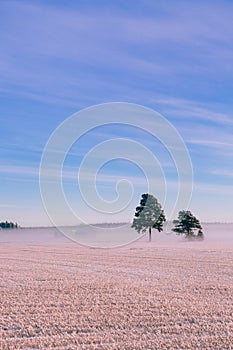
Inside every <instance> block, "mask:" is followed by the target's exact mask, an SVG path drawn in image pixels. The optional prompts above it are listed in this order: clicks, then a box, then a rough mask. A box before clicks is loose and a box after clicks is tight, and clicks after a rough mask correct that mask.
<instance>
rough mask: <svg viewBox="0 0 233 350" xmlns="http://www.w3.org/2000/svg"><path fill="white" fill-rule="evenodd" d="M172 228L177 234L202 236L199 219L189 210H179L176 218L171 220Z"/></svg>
mask: <svg viewBox="0 0 233 350" xmlns="http://www.w3.org/2000/svg"><path fill="white" fill-rule="evenodd" d="M173 224H174V228H173V229H172V230H173V231H174V232H176V233H177V234H184V235H185V236H186V237H199V238H203V231H202V227H201V224H200V222H199V220H198V219H197V218H196V217H195V216H194V215H193V214H192V213H191V211H189V210H181V211H180V212H179V214H178V220H174V221H173Z"/></svg>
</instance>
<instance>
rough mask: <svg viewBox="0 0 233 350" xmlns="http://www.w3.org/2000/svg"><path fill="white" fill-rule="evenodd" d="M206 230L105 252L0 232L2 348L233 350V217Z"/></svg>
mask: <svg viewBox="0 0 233 350" xmlns="http://www.w3.org/2000/svg"><path fill="white" fill-rule="evenodd" d="M20 231H21V233H20ZM33 232H34V233H33ZM204 232H205V234H206V239H205V241H203V242H187V241H184V240H182V239H181V238H179V237H177V236H175V235H172V236H170V235H165V234H163V233H160V234H159V233H157V232H154V233H153V241H152V242H151V243H149V242H147V237H143V238H142V239H140V240H139V241H137V242H135V243H133V244H130V245H127V246H124V247H122V248H117V249H108V250H103V249H102V250H101V249H93V248H85V247H82V246H80V245H78V244H76V243H73V242H71V241H69V240H67V239H65V238H64V237H62V236H60V235H57V234H56V232H55V231H54V230H53V229H44V230H39V229H35V230H18V231H17V230H15V231H14V232H13V231H12V233H10V232H7V233H6V232H5V231H4V232H3V231H1V232H0V247H1V248H0V295H1V303H0V349H4V350H5V349H103V350H104V349H113V350H114V349H127V350H133V349H147V350H149V349H233V316H232V315H233V240H232V238H231V237H232V235H233V225H230V224H229V225H219V224H215V225H204ZM20 234H21V237H20V236H19V235H20Z"/></svg>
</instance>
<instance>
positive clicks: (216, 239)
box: [0, 223, 233, 249]
mask: <svg viewBox="0 0 233 350" xmlns="http://www.w3.org/2000/svg"><path fill="white" fill-rule="evenodd" d="M167 226H168V227H167ZM202 227H203V231H204V240H203V241H200V242H198V241H197V240H194V241H190V240H189V239H187V238H184V237H183V236H182V235H177V234H176V233H174V232H172V231H171V228H172V225H170V224H165V226H164V231H163V232H160V233H159V232H158V231H156V230H152V241H153V244H154V245H156V246H160V245H173V246H177V247H183V248H184V249H185V247H186V246H187V245H193V246H194V247H195V246H200V247H205V248H208V247H209V248H211V249H212V248H214V249H230V248H233V223H205V224H202ZM72 241H74V242H77V243H78V244H79V243H80V244H82V245H84V246H87V247H88V246H91V247H97V248H98V247H99V248H111V247H118V246H122V245H123V246H124V245H126V244H133V242H135V243H137V244H138V245H139V244H141V245H142V244H143V243H146V242H147V241H148V234H147V233H145V234H142V233H141V234H138V233H137V232H136V231H135V230H134V229H132V228H131V225H130V224H127V223H125V224H120V225H118V224H115V225H114V224H113V225H107V224H103V225H97V226H95V225H80V226H74V227H61V228H60V229H59V228H55V227H44V228H20V229H13V230H1V231H0V242H1V243H7V242H11V243H22V244H24V243H30V242H41V243H49V244H52V243H54V244H56V243H62V242H64V243H69V242H72ZM135 243H134V244H135ZM78 248H79V246H77V247H76V249H78Z"/></svg>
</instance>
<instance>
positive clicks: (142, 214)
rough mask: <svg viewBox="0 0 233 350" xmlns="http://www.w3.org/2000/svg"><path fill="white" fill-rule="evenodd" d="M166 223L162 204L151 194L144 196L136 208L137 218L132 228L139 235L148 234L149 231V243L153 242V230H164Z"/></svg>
mask: <svg viewBox="0 0 233 350" xmlns="http://www.w3.org/2000/svg"><path fill="white" fill-rule="evenodd" d="M165 221H166V218H165V215H164V212H163V210H162V207H161V204H160V203H159V202H158V200H157V199H156V198H155V197H154V196H153V195H151V194H149V193H144V194H142V199H141V201H140V205H139V206H138V207H136V212H135V218H134V220H133V224H132V226H131V227H132V228H134V229H135V230H136V231H137V232H138V233H140V232H141V231H142V232H146V230H147V229H149V241H151V229H152V228H155V229H157V230H158V231H159V232H161V231H162V230H163V223H164V222H165Z"/></svg>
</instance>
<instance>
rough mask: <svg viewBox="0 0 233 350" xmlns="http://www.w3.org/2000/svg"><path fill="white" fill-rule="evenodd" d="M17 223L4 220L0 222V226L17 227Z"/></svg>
mask: <svg viewBox="0 0 233 350" xmlns="http://www.w3.org/2000/svg"><path fill="white" fill-rule="evenodd" d="M18 227H19V226H18V224H17V223H15V224H14V223H13V222H8V221H5V222H3V221H2V222H0V228H18Z"/></svg>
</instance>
